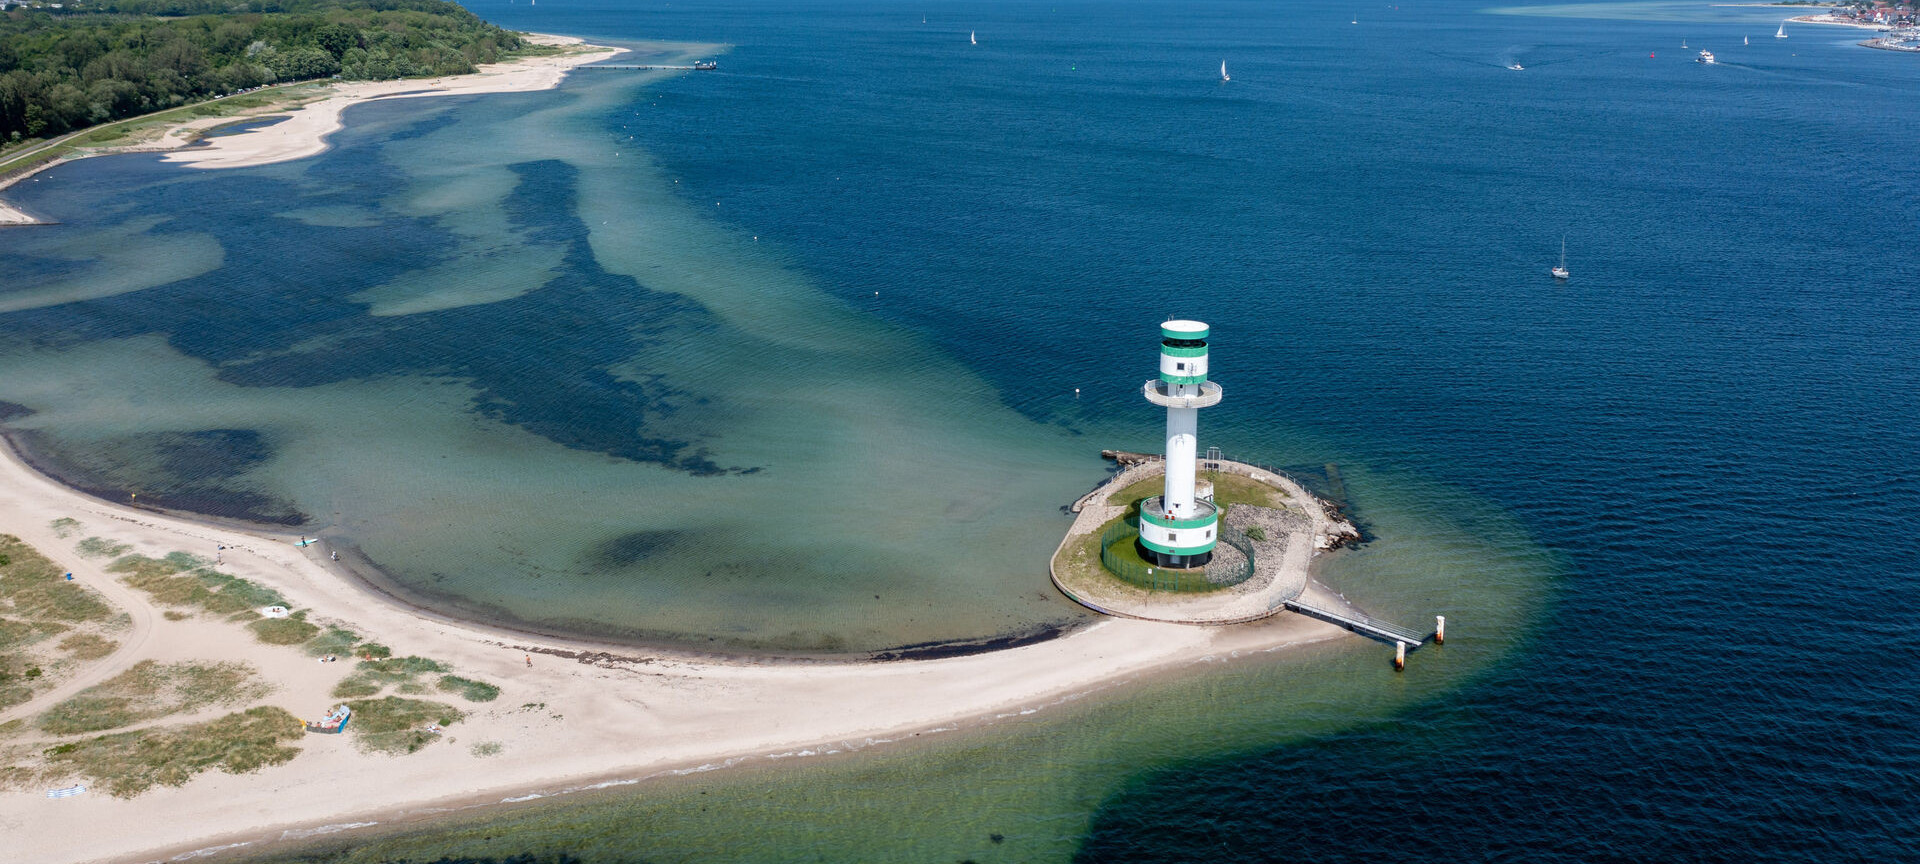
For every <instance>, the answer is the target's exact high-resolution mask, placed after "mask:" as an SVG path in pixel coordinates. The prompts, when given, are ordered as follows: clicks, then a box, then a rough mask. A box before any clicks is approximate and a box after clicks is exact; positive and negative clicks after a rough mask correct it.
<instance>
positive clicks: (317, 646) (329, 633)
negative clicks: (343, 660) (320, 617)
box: [306, 626, 360, 657]
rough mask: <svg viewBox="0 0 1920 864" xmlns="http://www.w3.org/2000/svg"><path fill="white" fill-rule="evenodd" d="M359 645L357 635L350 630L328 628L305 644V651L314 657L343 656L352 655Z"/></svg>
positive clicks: (358, 636)
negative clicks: (355, 647)
mask: <svg viewBox="0 0 1920 864" xmlns="http://www.w3.org/2000/svg"><path fill="white" fill-rule="evenodd" d="M359 643H360V635H359V634H357V633H355V632H353V631H352V630H347V629H343V628H340V627H331V626H330V627H328V628H327V629H326V631H325V632H323V633H321V634H320V635H318V636H315V637H313V641H311V642H308V643H307V645H306V651H307V653H308V654H310V655H312V656H314V657H326V656H328V655H335V656H344V655H350V654H352V653H353V649H354V646H356V645H358V644H359Z"/></svg>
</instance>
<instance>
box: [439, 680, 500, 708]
mask: <svg viewBox="0 0 1920 864" xmlns="http://www.w3.org/2000/svg"><path fill="white" fill-rule="evenodd" d="M439 686H440V689H441V690H444V691H446V692H448V693H458V694H460V697H461V698H463V699H465V700H467V701H468V702H492V701H493V700H495V699H498V698H500V688H498V687H495V686H493V685H492V684H488V683H487V682H485V681H474V680H472V679H470V678H461V677H460V676H458V675H442V676H440V684H439Z"/></svg>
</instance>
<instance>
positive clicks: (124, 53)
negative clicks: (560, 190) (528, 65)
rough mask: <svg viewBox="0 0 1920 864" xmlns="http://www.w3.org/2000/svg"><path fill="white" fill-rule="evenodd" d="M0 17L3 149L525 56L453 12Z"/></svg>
mask: <svg viewBox="0 0 1920 864" xmlns="http://www.w3.org/2000/svg"><path fill="white" fill-rule="evenodd" d="M62 5H63V7H65V8H63V9H61V10H58V11H49V10H46V9H28V8H22V7H15V8H14V9H12V10H9V11H7V12H4V13H0V140H4V141H20V140H23V139H26V138H42V137H48V136H53V135H60V134H63V133H66V132H70V131H72V130H75V129H82V128H85V127H87V126H91V125H93V124H96V123H104V122H107V121H110V120H118V119H121V118H124V117H131V116H134V115H136V114H144V113H147V112H149V111H156V110H160V109H163V108H169V107H172V106H175V105H182V104H185V103H187V102H192V101H197V100H200V99H206V98H209V97H213V96H219V95H223V94H227V93H233V92H236V91H240V90H246V89H249V88H252V87H258V86H260V85H262V84H270V83H276V82H285V81H299V80H304V79H310V78H328V77H332V76H334V75H338V76H340V77H341V78H347V79H352V80H379V79H386V78H406V77H414V76H426V75H456V74H461V73H466V72H472V71H473V67H474V66H475V65H476V64H479V63H491V62H495V61H497V60H499V59H500V58H501V57H502V55H504V54H506V53H507V52H511V51H513V50H516V49H519V48H522V47H524V43H522V41H521V40H520V39H519V38H518V37H517V36H515V35H514V34H513V33H511V32H509V31H506V30H502V29H500V28H499V27H496V26H494V25H492V24H489V23H487V22H486V21H484V20H481V18H480V17H479V16H477V15H475V14H473V13H472V12H469V11H467V10H466V9H464V8H462V7H461V6H459V5H458V4H455V3H448V2H443V0H271V2H261V0H252V2H248V0H96V2H86V0H82V2H80V3H77V4H76V3H72V2H68V3H63V4H62Z"/></svg>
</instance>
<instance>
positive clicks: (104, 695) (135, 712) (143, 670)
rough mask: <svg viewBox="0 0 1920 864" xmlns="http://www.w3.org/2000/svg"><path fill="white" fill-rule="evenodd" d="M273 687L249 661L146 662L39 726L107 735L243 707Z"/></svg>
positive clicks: (43, 718) (49, 714)
mask: <svg viewBox="0 0 1920 864" xmlns="http://www.w3.org/2000/svg"><path fill="white" fill-rule="evenodd" d="M271 689H272V688H271V687H269V686H268V685H267V684H266V683H265V682H263V681H261V680H260V679H259V676H258V675H257V674H256V673H255V670H254V668H253V667H252V666H249V665H247V664H245V663H237V662H226V663H203V662H193V661H188V662H183V663H165V664H163V663H157V662H155V661H152V660H142V661H140V662H139V663H136V664H134V665H133V666H132V667H131V668H129V669H128V670H127V671H125V672H122V673H120V674H119V675H116V676H114V677H112V678H109V679H107V680H106V681H103V682H101V683H99V684H96V685H94V686H92V687H88V688H87V689H85V690H82V691H80V693H79V694H78V695H76V696H74V697H73V698H71V699H68V700H67V701H65V702H61V703H60V704H58V705H55V706H53V707H52V708H49V709H47V711H46V712H45V713H43V714H41V715H40V717H39V719H38V720H36V721H35V724H36V725H38V726H39V727H40V729H41V731H44V732H48V733H50V734H54V735H78V734H83V733H87V732H103V731H106V730H108V729H119V728H121V727H123V726H131V725H133V724H135V723H141V722H145V721H147V720H152V719H155V718H159V717H166V716H169V715H172V714H180V713H185V712H189V711H195V710H198V709H201V708H204V707H210V706H216V705H243V704H246V703H248V702H252V701H254V700H255V699H259V698H260V697H262V696H265V695H266V694H267V693H268V691H269V690H271Z"/></svg>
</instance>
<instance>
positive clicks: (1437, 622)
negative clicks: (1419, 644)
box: [1433, 615, 1447, 645]
mask: <svg viewBox="0 0 1920 864" xmlns="http://www.w3.org/2000/svg"><path fill="white" fill-rule="evenodd" d="M1433 644H1435V645H1445V644H1447V616H1445V615H1435V616H1433Z"/></svg>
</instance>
